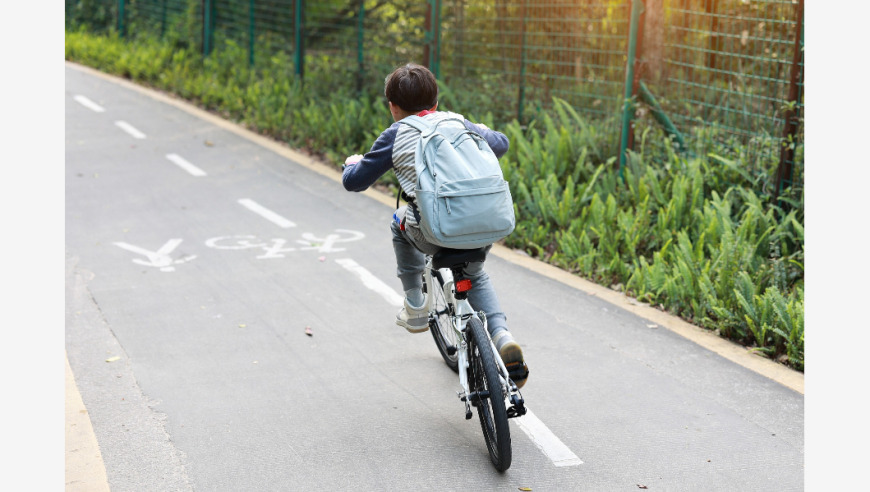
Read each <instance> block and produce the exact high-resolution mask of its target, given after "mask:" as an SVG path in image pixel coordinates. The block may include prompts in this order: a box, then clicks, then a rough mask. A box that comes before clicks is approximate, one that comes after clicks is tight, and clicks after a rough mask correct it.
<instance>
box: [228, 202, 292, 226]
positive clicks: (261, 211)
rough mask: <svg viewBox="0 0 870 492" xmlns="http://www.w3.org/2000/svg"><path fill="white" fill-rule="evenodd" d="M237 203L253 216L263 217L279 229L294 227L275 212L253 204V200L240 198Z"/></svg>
mask: <svg viewBox="0 0 870 492" xmlns="http://www.w3.org/2000/svg"><path fill="white" fill-rule="evenodd" d="M239 203H240V204H241V205H242V206H243V207H245V208H247V209H248V210H250V211H251V212H254V213H255V214H257V215H259V216H260V217H263V218H264V219H266V220H268V221H269V222H272V223H273V224H275V225H277V226H278V227H281V228H284V229H287V228H290V227H296V224H295V223H294V222H292V221H290V220H287V219H285V218H284V217H281V216H280V215H278V214H276V213H275V212H273V211H271V210H269V209H268V208H266V207H264V206H262V205H260V204H259V203H257V202H255V201H254V200H251V199H250V198H241V199H239Z"/></svg>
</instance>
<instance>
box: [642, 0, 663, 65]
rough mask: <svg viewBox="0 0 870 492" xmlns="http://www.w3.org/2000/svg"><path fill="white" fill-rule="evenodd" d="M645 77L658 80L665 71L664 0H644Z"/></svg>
mask: <svg viewBox="0 0 870 492" xmlns="http://www.w3.org/2000/svg"><path fill="white" fill-rule="evenodd" d="M643 15H644V20H643V41H642V46H643V53H642V54H641V56H642V57H643V62H644V65H645V71H644V73H643V78H644V79H646V80H647V81H658V80H659V79H660V78H661V77H662V75H663V72H664V59H665V57H664V45H665V6H664V1H663V0H645V1H644V12H643Z"/></svg>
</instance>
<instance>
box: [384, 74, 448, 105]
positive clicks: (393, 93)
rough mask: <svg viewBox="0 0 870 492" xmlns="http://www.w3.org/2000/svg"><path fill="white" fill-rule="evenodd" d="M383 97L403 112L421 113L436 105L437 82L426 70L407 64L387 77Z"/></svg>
mask: <svg viewBox="0 0 870 492" xmlns="http://www.w3.org/2000/svg"><path fill="white" fill-rule="evenodd" d="M384 95H386V96H387V100H389V101H390V102H392V103H393V104H395V105H396V106H398V107H400V108H402V109H403V110H405V111H408V112H417V111H423V110H424V109H430V108H432V107H433V106H435V105H436V104H438V82H436V81H435V76H434V75H432V72H430V71H429V69H428V68H426V67H424V66H422V65H417V64H415V63H408V64H407V65H404V66H401V67H399V68H397V69H395V70H393V73H391V74H390V75H387V78H386V80H385V81H384Z"/></svg>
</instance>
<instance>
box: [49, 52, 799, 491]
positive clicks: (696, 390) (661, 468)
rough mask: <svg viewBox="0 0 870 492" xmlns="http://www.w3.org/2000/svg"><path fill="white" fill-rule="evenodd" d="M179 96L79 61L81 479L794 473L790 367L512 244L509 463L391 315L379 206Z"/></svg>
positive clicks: (627, 482)
mask: <svg viewBox="0 0 870 492" xmlns="http://www.w3.org/2000/svg"><path fill="white" fill-rule="evenodd" d="M185 108H186V106H185V105H184V104H182V103H177V102H167V101H166V98H165V97H161V96H159V95H156V94H154V93H149V92H148V91H143V90H141V89H138V90H137V89H135V88H132V87H130V84H129V83H123V82H119V81H118V80H116V79H113V78H111V77H106V76H103V75H100V74H95V73H93V71H91V70H87V69H83V68H82V67H78V66H75V65H73V64H67V68H66V106H65V115H66V189H65V203H66V320H67V323H66V349H67V358H68V361H69V367H70V369H71V373H72V375H73V376H74V384H73V385H72V387H71V388H72V389H70V390H68V396H69V395H70V394H74V393H78V394H80V398H81V403H80V405H82V406H83V409H82V410H81V412H80V414H83V415H87V417H88V419H86V420H87V421H86V422H79V423H77V424H76V426H77V429H78V430H81V429H82V428H83V427H87V425H88V424H90V426H91V427H92V436H93V438H94V439H93V441H95V442H96V444H97V446H98V447H95V446H91V447H87V445H88V442H87V441H88V439H85V438H81V437H76V438H75V439H68V442H67V447H68V451H67V456H68V464H67V466H68V469H69V467H70V461H71V460H70V459H69V458H70V456H71V454H72V455H75V454H76V453H75V452H72V453H71V451H70V447H72V448H73V449H74V450H87V452H86V453H84V454H85V455H86V457H87V459H84V460H82V461H80V465H81V466H80V468H78V469H79V470H81V473H80V474H78V475H75V477H74V479H73V480H72V481H73V482H75V483H68V487H69V488H70V489H73V490H75V487H79V489H80V490H96V489H95V488H93V487H94V486H95V484H98V483H102V484H103V485H105V484H106V483H107V484H108V486H109V487H110V488H111V490H349V489H380V490H404V489H409V488H412V487H413V488H415V489H423V490H430V489H431V490H458V489H480V490H517V489H518V488H521V487H528V488H531V489H532V490H638V488H644V487H645V488H648V489H658V490H701V489H703V490H762V489H769V488H771V487H776V488H777V489H779V490H802V489H803V464H804V434H803V420H804V410H803V406H804V398H803V395H802V378H797V379H799V380H800V383H799V384H793V383H790V382H789V381H792V382H793V381H795V380H796V378H794V376H792V375H789V374H788V373H787V372H786V373H783V372H782V371H780V370H779V369H777V370H774V371H773V372H772V373H770V374H765V373H764V371H759V370H753V369H751V368H747V367H746V366H744V365H740V364H736V363H735V362H734V359H735V357H730V356H728V355H723V353H722V352H719V353H717V352H716V351H714V350H710V349H708V348H705V347H704V346H702V345H704V344H703V343H701V344H700V345H699V343H698V342H697V340H695V341H693V340H690V339H687V338H686V337H685V336H682V335H681V334H679V333H678V332H676V331H673V330H671V329H667V328H666V327H665V326H664V323H660V322H656V320H655V319H652V318H650V317H641V316H638V315H637V314H636V312H633V311H632V309H633V308H632V307H630V306H625V308H626V309H623V308H622V307H620V306H619V305H615V304H614V303H613V302H609V301H608V300H607V299H606V297H607V294H606V293H605V294H600V295H598V294H596V291H591V292H590V291H583V290H578V289H577V288H574V287H572V286H571V285H569V284H567V283H566V282H564V281H559V280H557V279H556V278H554V277H556V276H558V274H552V273H550V274H548V273H547V272H552V270H548V269H546V268H543V267H542V268H541V269H538V270H536V269H534V268H531V269H530V268H528V267H527V265H525V263H524V262H525V261H526V260H524V259H523V258H522V257H521V256H519V255H515V256H512V255H513V254H512V253H510V252H508V251H506V250H504V249H503V248H502V249H499V252H500V253H499V254H494V255H491V257H490V259H489V260H488V261H487V269H488V271H489V272H490V275H491V276H492V278H493V281H494V282H495V285H496V288H497V290H498V293H499V296H500V298H501V301H502V304H503V305H504V306H505V310H506V311H507V315H508V322H509V326H510V328H511V331H512V332H513V333H514V334H515V336H516V338H517V340H518V341H520V343H521V344H522V345H523V347H524V350H525V353H526V357H527V362H528V363H529V366H530V369H531V376H530V378H529V383H528V384H527V386H526V388H525V389H524V391H523V395H524V396H525V398H526V401H527V403H528V407H529V409H530V410H531V412H532V413H531V415H530V416H529V417H530V418H528V419H526V418H525V417H524V418H521V419H513V420H512V421H511V436H512V441H513V454H514V459H513V464H512V466H511V468H510V469H509V470H508V471H507V472H506V473H504V474H499V473H497V472H496V471H495V470H494V469H493V468H492V466H491V465H490V463H489V458H488V455H487V453H486V447H485V444H484V441H483V436H482V435H481V431H480V426H479V424H478V422H477V417H476V415H475V417H474V418H473V419H472V420H470V421H466V420H464V415H463V414H464V408H463V406H462V404H461V403H460V402H459V400H458V399H457V398H456V396H455V395H456V390H457V389H458V381H457V378H456V377H455V375H454V373H453V372H452V371H450V370H449V369H448V368H447V367H446V366H445V365H444V363H443V361H442V360H441V358H440V356H439V354H438V351H437V349H436V347H435V345H434V342H433V340H432V338H431V335H430V334H428V333H424V334H418V335H411V334H409V333H407V332H406V331H405V330H404V329H402V328H400V327H398V326H396V325H395V324H394V319H395V314H396V311H397V310H398V305H399V302H400V300H401V297H400V296H399V292H400V284H399V282H398V279H396V277H395V259H394V256H393V253H392V245H391V242H390V233H389V228H388V225H389V220H390V214H391V212H392V210H391V207H390V206H389V205H387V204H386V203H385V200H383V199H378V198H375V197H374V193H366V194H356V193H348V192H346V191H344V189H343V188H342V187H341V185H340V183H338V182H337V181H336V179H335V176H334V175H333V176H332V177H330V176H328V174H329V173H328V172H324V171H320V172H318V171H316V170H314V169H312V167H311V165H310V164H308V163H306V162H303V161H304V159H303V158H298V159H297V158H295V157H293V156H294V154H293V153H292V152H291V151H288V152H289V153H288V152H284V151H276V150H275V148H274V145H272V146H270V145H267V144H263V143H262V141H261V140H259V139H258V138H251V137H246V136H245V132H243V131H230V130H228V126H227V124H226V123H225V122H220V123H218V122H217V120H216V119H215V118H214V117H202V116H201V112H197V111H195V110H190V109H185ZM298 124H304V122H298ZM288 155H289V156H290V157H288ZM324 174H327V176H325V175H324ZM333 174H336V173H333ZM717 343H718V342H717ZM738 352H739V351H738ZM771 374H780V375H781V374H785V376H783V378H780V377H778V376H775V375H774V376H771ZM75 396H78V395H75ZM68 404H69V403H68ZM523 419H526V420H523ZM68 428H69V423H68ZM82 454H83V453H78V455H82ZM70 476H71V475H70V474H69V473H68V480H70Z"/></svg>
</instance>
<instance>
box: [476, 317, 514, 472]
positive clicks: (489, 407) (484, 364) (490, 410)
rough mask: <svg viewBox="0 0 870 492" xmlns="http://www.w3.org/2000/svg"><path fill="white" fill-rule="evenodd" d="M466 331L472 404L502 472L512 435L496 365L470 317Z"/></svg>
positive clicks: (480, 326) (483, 335)
mask: <svg viewBox="0 0 870 492" xmlns="http://www.w3.org/2000/svg"><path fill="white" fill-rule="evenodd" d="M468 330H469V332H470V333H471V336H470V337H469V338H470V340H469V351H468V353H469V362H470V364H469V366H470V367H469V370H468V376H469V389H470V390H471V395H470V397H471V401H472V403H473V404H474V406H476V407H477V416H478V418H479V419H480V427H481V429H483V437H484V439H485V440H486V447H487V449H488V450H489V458H490V460H491V461H492V464H493V465H495V468H496V470H498V471H505V470H507V469H508V468H509V467H510V466H511V434H510V426H508V417H507V411H506V410H505V405H504V399H505V396H504V393H503V392H502V385H501V378H499V374H498V366H497V365H496V362H495V358H494V354H493V350H492V344H491V343H490V341H489V337H487V336H486V329H485V328H484V327H483V323H482V322H481V321H480V320H479V319H477V318H472V319H470V320H469V321H468Z"/></svg>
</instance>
